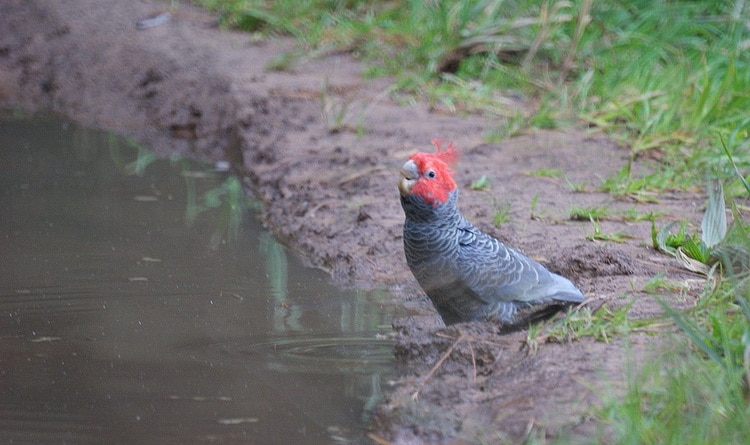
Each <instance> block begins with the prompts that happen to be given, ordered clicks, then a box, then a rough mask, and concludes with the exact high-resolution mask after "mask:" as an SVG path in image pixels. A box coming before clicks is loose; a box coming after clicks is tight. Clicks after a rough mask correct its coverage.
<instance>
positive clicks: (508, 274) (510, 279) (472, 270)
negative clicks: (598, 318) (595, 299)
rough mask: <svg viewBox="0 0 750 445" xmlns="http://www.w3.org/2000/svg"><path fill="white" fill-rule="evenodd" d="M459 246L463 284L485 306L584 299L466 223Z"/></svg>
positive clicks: (562, 280)
mask: <svg viewBox="0 0 750 445" xmlns="http://www.w3.org/2000/svg"><path fill="white" fill-rule="evenodd" d="M460 245H461V262H462V267H461V270H463V271H464V276H463V281H464V282H465V283H466V285H467V286H468V287H469V288H471V289H472V290H473V291H474V293H475V294H476V295H480V296H481V297H482V299H483V300H485V302H486V303H488V304H491V303H497V302H515V303H532V304H533V303H538V302H544V301H551V300H557V301H565V302H581V301H583V299H584V298H583V294H581V291H580V290H578V289H577V288H576V287H575V285H573V283H571V282H570V280H568V279H567V278H564V277H561V276H560V275H556V274H554V273H552V272H550V271H548V270H547V269H546V268H545V267H544V266H542V265H541V264H539V263H538V262H536V261H534V260H532V259H531V258H529V257H527V256H526V255H524V254H522V253H520V252H518V251H516V250H513V249H511V248H509V247H507V246H505V245H504V244H503V243H501V242H500V241H498V240H496V239H495V238H492V237H490V236H488V235H486V234H484V233H482V232H480V231H479V230H478V229H477V228H475V227H474V226H473V225H471V224H470V223H468V222H466V223H465V225H463V226H462V234H461V239H460Z"/></svg>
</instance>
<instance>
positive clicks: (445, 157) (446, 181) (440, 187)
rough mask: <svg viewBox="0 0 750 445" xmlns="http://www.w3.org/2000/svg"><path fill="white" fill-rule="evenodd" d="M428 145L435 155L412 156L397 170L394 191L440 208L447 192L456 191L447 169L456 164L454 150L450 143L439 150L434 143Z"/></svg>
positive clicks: (421, 154) (437, 144) (417, 154)
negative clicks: (396, 189)
mask: <svg viewBox="0 0 750 445" xmlns="http://www.w3.org/2000/svg"><path fill="white" fill-rule="evenodd" d="M432 144H433V145H434V146H435V148H436V151H435V153H422V152H420V153H414V154H413V155H411V156H410V157H409V160H408V161H406V163H405V164H404V166H403V167H402V168H401V180H400V181H399V183H398V191H399V192H400V193H401V196H403V197H404V198H408V197H410V196H418V197H420V198H422V200H423V201H424V202H425V203H426V204H430V205H432V207H437V206H438V205H440V204H444V203H445V202H446V201H447V200H448V195H449V194H450V192H452V191H453V190H455V189H456V183H455V181H453V177H452V176H453V170H452V169H451V166H452V165H455V164H456V162H458V150H457V149H456V147H454V146H453V143H449V144H448V146H447V147H445V148H443V147H442V145H441V143H440V141H438V140H436V139H433V140H432Z"/></svg>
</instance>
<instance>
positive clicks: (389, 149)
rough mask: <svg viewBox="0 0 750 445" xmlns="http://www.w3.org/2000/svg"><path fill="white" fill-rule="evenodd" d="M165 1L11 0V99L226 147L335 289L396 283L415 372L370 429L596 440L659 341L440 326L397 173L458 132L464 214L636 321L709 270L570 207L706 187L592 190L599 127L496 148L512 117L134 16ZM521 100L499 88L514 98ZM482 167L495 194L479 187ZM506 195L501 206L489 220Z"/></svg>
mask: <svg viewBox="0 0 750 445" xmlns="http://www.w3.org/2000/svg"><path fill="white" fill-rule="evenodd" d="M169 7H170V3H169V2H151V1H144V0H142V1H128V2H123V1H118V0H77V1H64V0H59V1H55V2H49V1H46V0H39V1H32V0H5V1H3V2H2V3H0V107H21V108H24V109H26V110H32V111H35V110H52V111H55V112H59V113H62V114H65V115H67V116H69V117H71V118H72V119H74V120H76V121H79V122H81V123H83V124H86V125H91V126H97V127H101V128H105V129H108V130H112V131H115V132H118V133H121V134H124V135H127V136H131V137H133V138H134V139H135V140H137V141H139V142H142V143H144V144H148V145H150V146H152V147H154V148H155V150H156V151H157V152H158V153H160V154H165V155H166V154H173V153H179V154H184V155H187V156H191V157H194V158H198V159H202V160H206V161H217V160H228V161H230V162H232V163H233V165H235V166H236V168H237V169H239V170H241V172H242V174H243V175H245V176H246V178H247V185H248V189H249V191H250V192H251V193H252V194H254V195H255V196H256V197H257V198H259V199H260V200H262V201H263V203H264V204H265V206H264V210H263V212H262V219H263V221H264V223H265V224H266V225H267V227H268V228H270V229H271V230H272V231H273V232H274V233H275V234H276V235H277V236H278V237H279V238H280V239H281V240H283V241H284V242H285V243H286V244H288V245H289V246H290V247H292V248H293V249H294V250H296V251H298V252H299V254H300V255H301V256H302V257H303V258H305V259H306V260H307V261H308V262H309V263H310V264H311V265H313V266H315V267H319V268H322V269H324V270H326V271H328V272H329V273H330V274H331V276H332V278H333V279H334V280H335V281H336V282H338V283H339V284H341V285H344V286H358V287H365V288H369V287H387V288H389V289H390V290H391V291H392V293H393V295H394V299H395V300H396V302H397V304H402V305H404V306H406V307H407V308H408V310H409V313H410V314H411V315H410V316H408V317H405V318H403V319H399V320H396V322H395V332H396V334H397V335H396V338H397V342H396V348H395V353H396V356H397V357H398V358H399V359H400V360H402V361H403V363H404V364H405V367H404V369H405V371H404V373H405V375H404V377H403V379H401V380H400V381H398V382H395V384H394V386H393V387H392V388H390V393H389V396H388V399H387V400H385V401H384V402H383V403H382V404H381V405H380V406H379V407H378V409H377V411H376V413H375V416H374V418H373V421H372V437H373V438H374V439H376V440H378V441H392V442H395V443H420V442H425V441H427V442H445V443H463V442H467V443H472V442H478V441H485V442H498V441H502V440H505V441H509V442H517V441H519V440H522V439H523V438H524V437H526V435H527V434H528V432H529V431H530V430H533V431H534V434H537V435H540V434H541V435H547V436H555V435H558V434H561V433H564V434H573V435H579V434H582V435H584V436H587V435H588V437H589V438H590V437H591V436H590V435H591V434H594V433H596V432H597V431H598V429H599V428H600V426H599V425H597V424H595V423H594V422H593V421H591V420H590V415H589V413H590V412H591V409H592V406H596V403H597V402H598V401H599V400H600V398H601V396H603V395H605V394H608V393H611V392H612V391H616V389H617V388H618V387H619V386H620V384H621V383H622V382H623V381H624V379H625V369H626V368H628V367H629V365H630V364H632V362H637V361H638V360H640V358H641V357H642V356H643V355H644V353H646V352H647V351H649V350H650V349H651V348H652V347H653V345H654V344H655V343H658V339H659V338H660V337H659V336H658V335H653V334H645V333H643V334H633V335H632V336H631V337H630V339H629V340H628V341H626V340H624V339H615V340H613V341H611V342H609V343H605V342H601V341H594V340H592V339H588V338H586V339H582V340H580V341H574V342H565V343H559V342H544V341H543V339H542V341H541V342H540V344H539V347H538V348H537V349H536V350H533V349H529V348H527V347H526V345H525V340H526V332H524V331H522V332H519V333H515V334H510V335H499V334H498V332H497V327H496V326H493V325H490V324H482V323H473V324H468V325H460V326H454V327H450V328H445V327H443V326H442V322H441V321H440V319H439V318H438V317H437V315H436V314H435V312H434V311H433V309H432V308H431V306H430V304H429V301H428V300H427V299H426V297H425V296H424V294H423V293H422V292H421V291H420V289H419V288H418V286H417V284H416V282H415V281H414V279H413V278H412V276H411V275H410V273H409V271H408V269H407V267H406V264H405V260H404V257H403V252H402V244H401V243H402V240H401V224H402V222H403V216H402V211H401V208H400V205H399V201H398V192H397V189H396V181H397V179H398V169H399V167H400V165H401V164H402V163H403V162H404V160H405V159H406V158H407V156H408V155H409V154H410V153H412V152H414V151H417V150H431V146H430V144H429V141H430V139H431V138H433V137H439V138H442V139H444V140H453V141H455V142H456V144H457V146H459V147H460V148H461V149H462V159H461V163H460V166H459V167H458V169H457V176H458V181H457V182H458V183H459V187H460V189H461V191H460V200H459V205H460V207H461V209H462V210H463V212H464V214H465V215H466V216H467V218H468V219H469V220H471V221H473V222H474V223H475V224H476V225H477V226H479V227H480V228H481V229H483V230H485V231H487V232H489V233H490V234H492V235H495V236H496V237H498V238H500V239H502V240H504V241H507V242H508V243H509V244H511V245H513V246H515V247H518V248H520V249H521V250H523V251H525V252H526V253H528V254H529V255H531V256H532V257H534V258H536V259H538V260H540V261H542V262H544V263H545V264H547V265H548V266H549V267H550V268H551V269H553V270H555V271H557V272H559V273H562V274H564V275H566V276H568V277H569V278H571V279H572V280H573V281H574V282H576V283H577V284H578V285H579V286H580V287H581V289H582V290H583V291H584V292H585V294H586V295H587V296H588V297H589V298H590V299H591V300H592V301H591V305H592V306H595V307H599V306H601V305H606V306H609V307H615V306H618V305H622V304H625V303H628V302H630V301H634V304H633V306H632V309H631V311H630V316H631V317H633V318H639V317H644V316H648V315H650V314H654V313H656V312H657V311H658V307H659V306H658V305H657V304H656V302H655V300H654V299H653V297H652V296H650V295H648V294H646V293H645V292H643V286H644V284H645V283H646V282H647V281H648V280H649V279H651V278H652V277H653V276H654V275H655V274H658V273H665V274H666V277H667V278H670V279H673V280H678V281H680V282H683V283H687V285H688V286H689V287H690V289H692V290H691V291H687V292H682V293H681V294H680V295H675V296H668V297H667V298H672V299H673V301H674V302H675V303H676V304H680V305H690V304H691V303H692V302H693V300H694V299H695V298H696V295H697V292H696V291H697V290H700V289H701V288H702V282H701V280H700V279H698V277H696V276H694V275H691V274H689V273H685V272H682V271H681V270H680V268H679V265H678V264H677V263H676V261H675V260H673V259H672V258H670V257H667V256H665V255H662V254H660V253H658V252H655V251H654V250H653V249H651V248H650V247H649V245H650V223H649V222H648V221H645V222H627V221H625V220H623V219H622V218H617V217H615V218H610V219H607V220H605V221H603V222H602V223H601V230H602V232H604V233H614V232H625V233H627V234H629V235H631V236H632V238H629V239H627V240H626V242H624V243H611V242H594V241H590V240H588V239H587V238H586V237H587V235H589V234H591V233H593V226H592V224H591V222H589V221H573V220H571V219H570V218H569V217H568V215H569V210H570V209H571V207H572V206H574V205H577V206H580V207H587V206H606V207H608V208H609V209H611V210H613V211H614V210H620V211H629V210H633V209H634V211H636V212H639V213H646V212H663V216H662V217H661V218H660V222H661V223H662V224H663V223H664V222H666V221H669V220H681V219H687V220H690V221H694V222H695V221H699V218H700V210H701V207H702V205H703V203H704V199H705V198H704V196H703V195H701V194H699V193H697V192H696V193H682V194H663V195H661V196H659V202H658V203H651V204H646V203H638V202H635V201H631V200H627V199H615V198H613V197H612V196H610V195H608V194H606V193H602V192H599V191H597V189H598V187H599V185H601V183H602V181H603V179H604V178H606V177H608V176H609V175H611V174H613V173H614V172H616V171H617V170H618V169H620V168H621V167H622V166H623V165H624V164H625V163H626V162H627V157H628V152H627V151H626V150H625V149H622V148H620V147H618V146H617V144H615V143H614V142H613V141H611V140H609V139H608V138H607V137H605V136H603V135H601V134H599V133H597V132H596V131H595V130H587V129H585V128H583V127H581V128H568V129H565V130H560V131H537V132H533V133H531V134H525V135H521V136H517V137H513V138H511V139H507V140H504V141H503V142H501V143H496V144H488V143H486V142H485V141H486V140H487V138H486V135H487V133H488V132H490V131H492V130H493V129H496V128H497V127H499V126H500V125H501V124H502V123H501V122H499V121H497V120H492V119H488V118H483V117H478V116H465V115H457V114H451V113H448V112H446V111H445V110H440V109H431V108H430V107H429V106H428V105H427V104H425V103H416V104H411V105H404V104H399V103H398V102H399V98H398V97H393V96H392V95H390V94H389V86H390V82H389V80H388V79H382V78H381V79H376V80H365V79H363V77H362V68H363V67H362V66H361V65H360V64H359V63H358V62H357V61H356V59H355V58H354V57H353V56H352V55H351V54H346V53H329V54H322V55H317V56H316V57H307V56H303V57H301V58H299V59H297V60H296V61H295V62H294V63H293V64H292V65H291V66H290V67H289V69H288V70H286V71H270V70H268V69H267V68H266V67H267V66H268V64H269V62H272V61H274V60H278V59H277V58H278V57H279V56H282V55H284V54H286V53H287V52H289V51H290V50H292V49H294V42H293V41H290V40H287V39H285V38H270V39H256V38H254V37H253V36H250V35H248V34H242V33H235V32H228V31H226V30H221V29H219V28H218V27H217V26H216V19H215V17H213V16H211V15H210V14H207V13H205V12H203V11H201V10H199V9H197V8H193V7H191V6H190V5H188V4H186V2H179V3H178V4H177V6H176V8H175V9H172V10H171V13H172V16H173V17H172V20H171V21H170V22H169V23H167V24H164V25H162V26H157V27H153V28H148V29H143V30H140V29H137V26H136V24H137V22H138V21H139V20H142V19H144V18H148V17H150V16H152V15H154V14H156V13H160V12H165V11H167V10H169V9H168V8H169ZM324 84H327V87H326V89H325V94H321V91H322V89H323V85H324ZM321 97H324V98H325V99H324V100H322V101H321ZM402 102H403V101H402ZM527 105H528V104H524V103H523V102H519V101H518V100H517V99H511V98H508V99H507V100H506V106H508V107H510V108H512V107H519V109H521V108H523V107H526V106H527ZM635 168H636V169H640V168H645V166H642V165H639V164H638V163H636V165H635ZM540 169H555V170H560V171H563V172H564V173H565V174H566V175H567V178H568V180H569V181H570V182H571V183H573V184H579V185H582V186H584V189H585V191H584V192H575V191H573V190H572V189H571V187H569V185H568V184H567V182H566V181H565V180H564V179H562V178H549V177H539V176H535V175H532V174H531V173H532V172H538V171H539V170H540ZM482 175H486V176H487V178H488V179H489V180H490V181H491V187H490V188H489V190H485V191H475V190H471V189H470V187H469V185H470V184H471V182H472V181H475V180H477V179H478V178H480V177H481V176H482ZM533 201H536V206H535V207H533V206H532V202H533ZM532 207H533V215H532ZM499 209H507V211H508V216H509V220H508V221H507V222H505V223H503V224H502V225H500V226H499V227H496V226H495V225H494V224H493V216H494V214H495V213H496V211H497V210H499ZM532 216H533V217H532ZM606 306H605V307H606ZM449 348H453V349H452V352H451V353H450V354H449V355H447V358H445V359H444V360H442V361H441V362H440V363H439V365H440V366H438V367H437V370H436V372H434V373H431V374H430V369H431V368H432V367H433V366H434V365H435V364H437V363H438V361H439V360H440V359H441V357H442V356H443V355H444V354H445V352H446V351H448V349H449Z"/></svg>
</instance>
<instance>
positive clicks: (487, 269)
mask: <svg viewBox="0 0 750 445" xmlns="http://www.w3.org/2000/svg"><path fill="white" fill-rule="evenodd" d="M432 144H433V145H434V146H435V148H436V150H435V152H434V153H425V152H418V153H414V154H413V155H411V156H410V157H409V159H408V160H407V161H406V162H405V163H404V165H403V167H402V168H401V172H400V173H401V175H400V176H401V177H400V179H399V181H398V190H399V194H400V198H401V206H402V208H403V210H404V215H405V220H404V228H403V235H404V236H403V241H404V254H405V257H406V262H407V264H408V266H409V269H410V270H411V272H412V274H413V275H414V277H415V278H416V279H417V282H418V283H419V285H420V286H421V288H422V290H424V292H425V293H426V294H427V296H428V297H429V298H430V300H431V301H432V303H433V305H434V306H435V309H437V312H438V313H439V314H440V316H441V318H442V319H443V322H444V323H445V325H451V324H455V323H463V322H470V321H494V322H496V323H499V324H501V325H509V324H512V323H516V322H518V320H516V319H515V317H516V315H517V314H518V312H519V310H520V309H524V311H523V312H524V313H526V312H527V311H528V310H531V311H533V310H534V309H537V307H536V306H537V305H546V306H547V307H551V305H554V306H557V307H558V309H560V308H562V307H564V306H569V305H572V304H578V303H582V302H583V301H584V296H583V293H582V292H581V291H580V290H579V289H578V288H577V287H576V286H575V285H574V284H573V283H572V282H571V281H570V280H568V279H567V278H565V277H563V276H560V275H558V274H555V273H552V272H550V271H549V270H547V269H546V268H545V267H544V266H543V265H541V264H540V263H538V262H537V261H534V260H533V259H531V258H529V257H528V256H526V255H524V254H523V253H521V252H519V251H517V250H515V249H513V248H511V247H508V246H506V245H505V244H503V243H502V242H501V241H499V240H497V239H495V238H493V237H491V236H489V235H487V234H485V233H482V232H481V231H480V230H479V229H477V228H476V227H474V225H472V224H471V223H470V222H469V221H467V220H466V218H464V216H463V215H462V214H461V212H460V211H459V209H458V206H457V203H458V188H457V186H456V182H455V180H454V179H453V174H454V173H453V169H452V166H454V165H455V164H456V163H457V162H458V155H459V153H458V149H457V148H456V147H455V146H454V144H453V142H451V143H449V144H447V146H446V147H443V143H442V142H441V141H440V140H437V139H433V140H432ZM542 307H543V306H540V307H539V308H538V309H541V308H542ZM526 308H531V309H526Z"/></svg>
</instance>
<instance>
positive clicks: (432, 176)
mask: <svg viewBox="0 0 750 445" xmlns="http://www.w3.org/2000/svg"><path fill="white" fill-rule="evenodd" d="M425 175H426V176H427V177H428V178H430V179H435V176H437V174H436V173H435V170H427V173H425Z"/></svg>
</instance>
